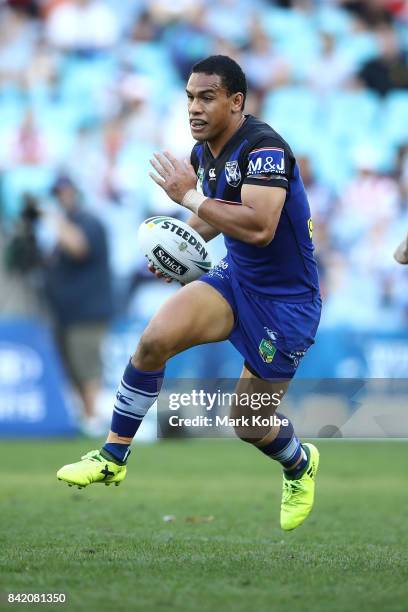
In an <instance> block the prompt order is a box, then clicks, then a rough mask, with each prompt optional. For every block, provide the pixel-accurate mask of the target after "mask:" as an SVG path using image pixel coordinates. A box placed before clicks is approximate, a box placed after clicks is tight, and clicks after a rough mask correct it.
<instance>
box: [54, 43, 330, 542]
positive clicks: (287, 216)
mask: <svg viewBox="0 0 408 612" xmlns="http://www.w3.org/2000/svg"><path fill="white" fill-rule="evenodd" d="M186 92H187V106H188V112H189V118H190V127H191V133H192V135H193V137H194V139H195V140H196V141H197V143H196V144H195V146H194V148H193V150H192V153H191V158H190V162H187V161H179V160H177V159H176V158H175V157H174V156H173V155H172V154H171V153H169V152H164V153H158V154H156V155H155V158H154V159H153V160H151V163H152V166H153V168H154V169H155V171H156V172H152V173H151V177H152V178H153V180H154V181H155V182H156V183H157V184H158V185H159V186H160V187H161V188H162V189H163V190H164V191H165V192H166V193H167V195H168V196H169V197H170V198H171V199H172V200H174V201H175V202H177V203H178V204H180V205H181V206H184V207H185V208H187V209H189V210H190V211H191V212H192V215H191V218H190V219H189V224H190V226H191V227H193V228H194V229H195V230H197V231H198V232H199V233H200V234H201V236H202V237H203V238H204V239H205V240H210V239H211V238H213V237H214V236H216V235H217V234H219V233H220V232H221V233H222V234H224V238H225V244H226V247H227V255H226V257H225V258H224V259H223V260H222V261H221V262H220V263H219V264H218V265H217V266H215V267H214V268H213V269H212V270H211V271H210V272H209V273H207V274H204V275H203V276H202V277H200V280H198V281H195V282H192V283H190V284H188V285H186V286H184V287H183V288H181V289H179V290H178V291H177V292H176V293H175V294H174V295H172V296H171V297H170V298H169V299H168V300H167V302H166V303H165V304H164V305H163V306H162V307H161V308H160V309H159V310H158V312H157V314H156V315H155V316H154V317H153V318H152V320H151V321H150V323H149V324H148V326H147V328H146V329H145V331H144V333H143V335H142V337H141V339H140V342H139V344H138V346H137V348H136V351H135V353H134V355H133V356H132V357H131V359H130V361H129V364H128V365H127V367H126V369H125V372H124V375H123V378H122V380H121V382H120V384H119V388H118V392H117V396H116V401H115V405H114V409H113V416H112V423H111V430H110V432H109V434H108V437H107V441H106V443H105V445H104V446H103V448H102V449H101V450H100V451H97V450H96V451H90V452H89V453H87V454H86V455H84V456H83V457H82V459H81V461H78V462H76V463H73V464H69V465H66V466H64V467H62V468H61V469H60V470H59V471H58V473H57V476H58V478H59V479H61V480H64V481H66V482H68V483H69V484H71V485H73V484H74V485H77V486H79V487H84V486H86V485H88V484H91V483H96V482H104V483H105V484H107V485H108V484H111V483H115V484H119V483H120V482H121V481H122V480H123V479H124V478H125V475H126V461H127V458H128V456H129V452H130V444H131V442H132V439H133V437H134V435H135V434H136V432H137V430H138V427H139V426H140V423H141V421H142V419H143V416H144V415H145V414H146V412H147V410H148V409H149V407H150V406H151V405H152V404H153V403H154V402H155V400H156V399H157V396H158V394H159V391H160V387H161V384H162V380H163V376H164V368H165V364H166V362H167V360H168V359H170V358H171V357H172V356H173V355H176V354H177V353H180V352H181V351H184V350H186V349H188V348H189V347H192V346H194V345H197V344H203V343H207V342H218V341H220V340H226V339H229V340H230V341H231V342H232V343H233V345H234V346H235V347H236V348H237V349H238V350H239V351H240V353H241V354H242V356H243V358H244V365H243V370H242V373H241V378H240V382H239V383H238V388H241V389H244V388H245V389H247V387H248V385H249V386H250V387H251V388H257V384H258V383H260V384H262V385H264V384H265V383H266V382H267V384H268V385H269V386H270V389H271V393H274V392H275V391H277V392H280V391H282V387H284V389H286V388H287V386H288V384H289V381H290V380H291V379H292V378H293V376H294V374H295V372H296V369H297V367H298V365H299V361H300V360H301V358H302V357H303V355H304V354H305V352H306V351H307V349H308V348H309V347H310V346H311V345H312V344H313V342H314V337H315V334H316V330H317V327H318V324H319V320H320V311H321V299H320V292H319V283H318V275H317V269H316V263H315V260H314V258H313V245H312V222H311V218H310V209H309V204H308V200H307V196H306V193H305V189H304V186H303V182H302V179H301V177H300V175H299V167H298V164H297V162H296V159H295V157H294V155H293V153H292V151H291V149H290V147H289V146H288V144H287V143H286V142H285V141H284V140H283V138H282V137H281V136H280V135H279V134H277V133H276V132H275V131H274V130H273V129H272V128H271V127H270V126H269V125H267V124H266V123H263V122H262V121H259V120H258V119H256V118H255V117H253V116H251V115H245V114H244V112H243V111H244V105H245V97H246V92H247V85H246V79H245V75H244V73H243V72H242V70H241V68H240V66H239V65H238V64H237V63H236V62H235V61H233V60H232V59H231V58H229V57H226V56H222V55H218V56H211V57H209V58H207V59H205V60H203V61H201V62H199V63H197V64H196V65H195V66H194V67H193V68H192V72H191V75H190V78H189V80H188V83H187V88H186ZM197 179H198V181H197ZM282 381H284V383H283V382H282ZM265 411H267V412H268V414H269V415H271V414H273V411H274V407H273V406H271V407H268V408H265ZM232 413H233V415H237V414H242V409H241V407H240V405H239V402H238V404H237V405H234V406H233V407H232ZM277 415H278V413H277ZM264 416H266V413H265V412H264ZM278 416H279V417H280V418H281V419H282V415H278ZM284 423H286V425H284ZM236 432H237V434H238V436H239V437H240V438H241V439H243V440H244V441H246V442H249V443H250V444H252V445H253V446H254V447H256V448H257V449H259V451H261V452H262V453H263V454H265V455H266V456H267V457H268V458H270V459H273V460H275V461H277V462H278V463H280V464H281V466H282V468H283V494H282V503H281V515H280V522H281V527H282V528H283V529H285V530H290V529H294V528H295V527H297V526H299V525H300V524H301V523H302V522H303V521H304V520H305V518H306V517H307V516H308V514H309V513H310V510H311V508H312V506H313V501H314V484H315V483H314V481H315V476H316V471H317V468H318V463H319V453H318V450H317V448H316V447H315V446H313V445H312V444H301V442H300V441H299V439H298V438H297V437H296V434H295V432H294V429H293V426H292V424H291V422H290V420H289V419H288V420H286V421H283V422H281V424H280V425H276V426H273V427H272V428H271V427H270V426H269V427H266V428H264V429H262V428H260V429H259V428H257V429H256V431H254V430H253V429H251V427H250V426H248V427H244V426H243V427H237V428H236Z"/></svg>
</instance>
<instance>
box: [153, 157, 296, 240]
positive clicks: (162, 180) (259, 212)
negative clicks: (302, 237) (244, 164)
mask: <svg viewBox="0 0 408 612" xmlns="http://www.w3.org/2000/svg"><path fill="white" fill-rule="evenodd" d="M150 161H151V164H152V166H153V168H154V169H155V170H156V172H157V173H158V175H159V176H157V175H155V174H153V173H150V176H151V178H152V179H153V180H154V181H155V182H156V183H157V184H158V185H160V187H162V188H163V189H164V191H165V192H166V193H167V195H168V196H169V197H170V198H171V199H172V200H174V201H175V202H177V203H179V204H182V205H183V206H185V207H186V208H188V209H189V210H191V212H193V213H194V214H196V215H197V216H198V217H199V218H200V219H201V220H203V221H205V222H206V223H207V224H209V225H210V226H212V227H214V228H215V229H216V230H217V231H219V232H223V233H225V234H227V235H228V236H231V237H232V238H236V239H237V240H242V241H243V242H247V243H249V244H254V245H257V246H260V247H262V246H266V245H267V244H269V243H270V242H271V240H273V237H274V235H275V230H276V226H277V224H278V221H279V217H280V214H281V211H282V207H283V204H284V202H285V197H286V190H285V189H284V188H282V187H271V186H265V185H252V184H248V185H245V184H244V185H243V187H242V189H241V198H242V206H237V205H236V204H235V203H231V204H229V203H227V202H221V201H220V200H213V199H211V198H207V197H205V196H203V195H202V194H200V193H198V191H196V190H195V186H196V182H197V177H196V174H195V172H194V168H193V167H192V166H191V164H189V163H188V162H186V161H185V162H180V161H179V160H177V159H176V158H175V157H174V156H173V155H171V154H170V153H168V152H167V151H166V152H165V153H164V154H160V153H158V154H155V159H152V160H150Z"/></svg>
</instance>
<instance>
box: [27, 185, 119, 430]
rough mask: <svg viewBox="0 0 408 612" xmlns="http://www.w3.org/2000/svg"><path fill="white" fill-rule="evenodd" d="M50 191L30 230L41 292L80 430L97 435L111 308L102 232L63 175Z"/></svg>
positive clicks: (99, 424)
mask: <svg viewBox="0 0 408 612" xmlns="http://www.w3.org/2000/svg"><path fill="white" fill-rule="evenodd" d="M52 194H53V196H54V198H55V202H56V204H57V208H56V210H52V211H50V212H48V213H44V214H43V215H42V216H41V219H40V220H39V222H38V224H37V228H36V235H37V240H38V243H39V245H40V246H41V248H42V250H43V252H44V253H45V255H44V258H43V269H44V277H45V291H46V295H47V298H48V302H49V305H50V308H51V311H52V314H53V317H54V320H55V325H56V332H57V340H58V344H59V347H60V350H61V354H62V357H63V359H64V362H65V365H66V368H67V371H68V373H69V375H70V377H71V380H72V382H73V384H74V386H75V387H76V389H77V391H78V393H79V396H80V398H81V400H82V404H83V417H82V423H81V425H82V430H83V433H85V434H86V435H90V436H93V435H95V436H97V435H98V434H99V433H100V431H101V427H102V425H101V423H100V420H99V418H98V416H97V414H96V399H97V395H98V392H99V388H100V381H101V375H102V367H101V359H100V347H101V342H102V340H103V338H104V335H105V333H106V329H107V325H108V322H109V320H110V318H111V316H112V312H113V298H112V289H111V277H110V270H109V262H108V247H107V239H106V233H105V230H104V228H103V226H102V224H101V222H100V221H99V220H98V219H97V218H96V217H95V216H93V215H92V214H91V213H89V212H88V211H86V210H84V209H83V208H82V206H81V201H80V195H79V192H78V190H77V188H76V186H75V185H74V184H73V182H72V181H71V180H70V179H69V178H68V177H65V176H61V177H59V178H58V179H57V181H56V183H55V185H54V187H53V189H52Z"/></svg>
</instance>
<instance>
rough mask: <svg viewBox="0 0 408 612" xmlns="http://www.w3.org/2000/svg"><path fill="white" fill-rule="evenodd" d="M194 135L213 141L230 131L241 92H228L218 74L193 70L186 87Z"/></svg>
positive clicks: (237, 111)
mask: <svg viewBox="0 0 408 612" xmlns="http://www.w3.org/2000/svg"><path fill="white" fill-rule="evenodd" d="M186 92H187V99H188V114H189V119H190V128H191V134H192V136H193V138H195V140H200V141H202V140H207V141H208V142H211V141H212V140H215V139H217V137H218V136H219V135H220V134H222V133H223V132H224V131H225V130H227V129H228V128H229V127H230V125H231V123H232V122H233V121H234V116H235V117H236V115H237V113H239V115H241V106H242V94H239V93H238V94H232V95H228V92H227V91H226V89H225V87H224V86H223V84H222V82H221V77H220V76H219V75H218V74H204V73H201V72H196V73H193V74H192V75H191V76H190V78H189V80H188V83H187V87H186Z"/></svg>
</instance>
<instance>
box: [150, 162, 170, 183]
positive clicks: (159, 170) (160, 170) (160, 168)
mask: <svg viewBox="0 0 408 612" xmlns="http://www.w3.org/2000/svg"><path fill="white" fill-rule="evenodd" d="M149 162H150V164H151V165H152V166H153V168H154V169H155V170H156V172H157V174H160V176H161V177H162V178H164V179H166V178H167V177H168V176H169V173H168V171H167V170H166V169H165V168H163V166H162V165H161V164H159V162H157V161H156V160H155V159H149Z"/></svg>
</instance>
